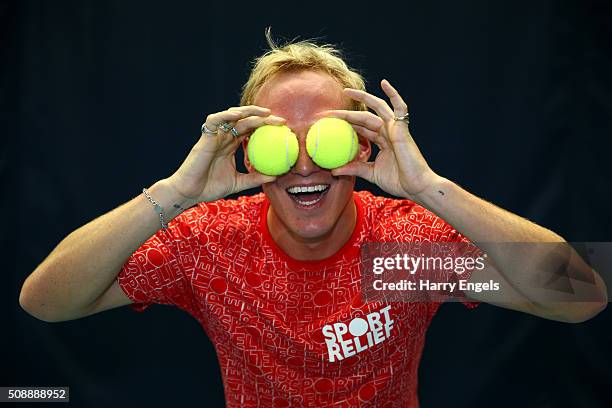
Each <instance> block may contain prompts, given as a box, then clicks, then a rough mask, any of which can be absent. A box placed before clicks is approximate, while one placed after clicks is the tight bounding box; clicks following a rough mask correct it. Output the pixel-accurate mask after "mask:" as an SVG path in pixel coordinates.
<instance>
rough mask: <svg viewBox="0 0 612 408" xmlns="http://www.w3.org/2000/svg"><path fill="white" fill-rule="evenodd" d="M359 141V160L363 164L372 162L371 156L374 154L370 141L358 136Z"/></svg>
mask: <svg viewBox="0 0 612 408" xmlns="http://www.w3.org/2000/svg"><path fill="white" fill-rule="evenodd" d="M357 139H358V140H359V152H358V153H357V160H359V161H362V162H367V161H368V160H370V155H371V154H372V145H371V144H370V141H369V140H368V139H366V138H365V137H363V136H359V134H358V135H357Z"/></svg>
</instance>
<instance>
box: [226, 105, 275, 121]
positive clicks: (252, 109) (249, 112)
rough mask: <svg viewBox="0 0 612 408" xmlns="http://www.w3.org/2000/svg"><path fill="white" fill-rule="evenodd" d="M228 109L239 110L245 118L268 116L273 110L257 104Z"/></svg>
mask: <svg viewBox="0 0 612 408" xmlns="http://www.w3.org/2000/svg"><path fill="white" fill-rule="evenodd" d="M228 110H229V111H232V112H239V113H240V115H241V117H243V118H246V117H247V116H266V115H269V114H270V112H271V111H270V109H268V108H264V107H261V106H257V105H245V106H232V107H231V108H229V109H228Z"/></svg>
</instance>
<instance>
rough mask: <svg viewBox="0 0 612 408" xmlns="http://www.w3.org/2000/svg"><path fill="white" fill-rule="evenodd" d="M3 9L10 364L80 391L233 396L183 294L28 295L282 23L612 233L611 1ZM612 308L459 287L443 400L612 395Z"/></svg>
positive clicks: (587, 237)
mask: <svg viewBox="0 0 612 408" xmlns="http://www.w3.org/2000/svg"><path fill="white" fill-rule="evenodd" d="M0 10H1V13H2V17H1V23H2V24H0V25H1V28H0V29H1V30H2V40H1V44H2V55H3V60H2V61H3V62H2V64H1V65H2V66H1V67H0V70H2V81H1V84H2V88H3V94H2V95H3V98H2V100H1V103H2V116H1V117H2V120H3V122H4V123H3V125H2V141H3V151H2V170H1V179H2V197H3V198H2V207H1V208H2V210H3V211H2V212H1V213H0V216H1V217H2V221H1V222H2V228H1V230H2V232H3V234H2V248H3V249H4V252H5V254H4V258H3V259H4V260H5V265H6V266H8V268H2V271H3V281H4V282H6V284H3V285H2V286H3V287H4V288H5V289H6V291H7V295H5V296H3V297H2V299H3V302H5V307H4V309H3V310H5V311H7V314H6V317H5V319H6V320H7V324H4V325H3V327H4V328H5V330H6V331H5V333H6V334H5V335H4V336H2V342H3V344H2V356H1V362H0V364H1V367H2V368H1V378H0V385H5V386H8V385H69V386H70V387H71V398H72V403H71V404H72V406H79V407H107V406H111V404H113V405H114V406H119V407H123V406H126V407H127V406H129V407H141V406H148V407H162V406H169V405H168V404H170V403H171V402H172V401H174V402H176V403H177V406H196V405H198V406H221V405H222V404H223V390H222V384H221V380H220V373H219V368H218V364H217V361H216V357H215V354H214V350H213V348H212V345H211V343H210V342H209V340H208V339H207V337H206V335H205V334H204V332H203V331H202V330H201V329H200V327H199V326H198V324H197V322H196V321H195V320H193V319H192V318H190V317H189V316H188V315H187V314H185V313H182V312H181V311H179V310H178V309H175V308H171V307H166V306H154V307H152V308H150V309H149V310H147V311H146V312H145V313H143V314H138V313H135V312H133V311H131V310H129V309H128V308H120V309H116V310H112V311H108V312H105V313H102V314H99V315H96V316H91V317H88V318H85V319H81V320H76V321H69V322H64V323H56V324H47V323H44V322H41V321H38V320H36V319H34V318H31V317H30V316H29V315H27V314H26V313H25V312H23V311H22V310H21V309H20V308H19V306H18V294H19V289H20V286H21V283H22V282H23V280H24V279H25V277H26V276H27V275H28V274H29V273H30V272H31V271H32V270H33V269H34V268H35V267H36V266H37V265H38V264H39V263H40V262H41V261H42V260H43V259H44V258H45V256H46V255H47V254H48V253H49V252H50V251H51V250H52V249H53V248H54V247H55V245H56V244H57V243H59V241H60V240H61V239H63V238H64V237H65V236H66V235H67V234H68V233H70V232H71V231H73V230H74V229H76V228H78V227H79V226H81V225H83V224H84V223H87V222H89V221H91V220H92V219H94V218H95V217H97V216H99V215H101V214H103V213H105V212H107V211H110V210H111V209H113V208H115V207H116V206H118V205H119V204H121V203H123V202H125V201H127V200H129V199H131V198H133V197H134V196H136V195H138V194H139V192H140V191H141V189H142V187H143V186H149V185H151V184H152V183H153V182H154V181H156V180H159V179H160V178H164V177H167V176H168V175H170V174H171V173H172V172H173V171H174V170H175V169H176V168H177V166H178V165H179V164H180V163H181V162H182V160H183V159H184V157H185V156H186V155H187V153H188V151H189V149H190V148H191V146H192V145H193V144H194V143H195V142H196V140H197V138H198V137H199V132H198V129H199V125H200V124H201V122H202V120H203V118H204V117H205V116H206V114H208V113H212V112H216V111H219V110H222V109H225V108H226V107H229V106H232V105H236V104H237V103H238V97H239V89H240V86H241V85H242V83H243V82H244V81H245V80H246V77H247V73H248V69H249V65H248V63H249V60H251V59H252V58H253V57H254V56H256V55H259V54H260V53H261V52H262V51H263V50H264V47H265V39H264V27H265V26H267V25H271V26H272V32H273V34H275V35H276V36H277V37H281V38H286V39H289V38H293V37H296V36H299V37H300V38H309V37H323V39H324V40H325V41H328V42H332V43H336V44H338V45H339V46H340V47H341V48H342V49H344V50H345V52H346V56H347V60H348V62H349V63H350V64H352V65H353V66H355V67H356V68H358V69H359V70H360V71H361V72H362V73H363V74H364V75H365V77H366V79H367V81H368V89H369V90H370V91H371V92H373V93H376V94H378V95H380V96H382V91H381V90H380V89H379V86H378V83H379V81H380V79H382V78H388V79H389V80H390V81H391V82H392V83H393V84H394V85H395V86H396V87H397V88H398V89H399V90H400V93H402V95H403V96H404V98H405V99H406V101H407V102H408V104H409V106H410V110H411V128H412V131H413V134H414V136H415V139H416V140H417V143H418V144H419V146H420V147H421V149H422V151H423V153H424V155H425V156H426V158H427V159H428V161H429V162H430V165H431V166H432V167H433V169H434V170H436V171H437V172H438V173H439V174H441V175H444V176H445V177H448V178H450V179H452V180H455V181H456V182H458V183H459V184H460V185H462V186H463V187H464V188H466V189H468V190H469V191H471V192H473V193H475V194H477V195H479V196H480V197H483V198H485V199H487V200H490V201H492V202H494V203H496V204H498V205H500V206H502V207H504V208H506V209H509V210H511V211H513V212H516V213H518V214H521V215H523V216H525V217H527V218H529V219H531V220H533V221H535V222H537V223H540V224H542V225H544V226H546V227H549V228H551V229H553V230H554V231H556V232H558V233H560V234H561V235H562V236H564V237H565V238H566V239H567V240H569V241H609V240H610V234H611V228H610V227H611V226H612V222H611V217H610V215H609V202H610V199H611V198H612V191H611V184H610V181H609V180H610V174H611V172H610V170H609V153H608V152H609V150H608V149H609V146H610V143H609V142H608V139H609V138H610V136H611V134H612V132H611V130H612V126H611V116H612V115H611V113H612V94H611V92H610V90H611V87H610V85H611V84H610V82H611V75H610V72H612V64H611V52H610V42H609V41H610V38H611V37H612V36H611V35H610V34H611V32H612V28H611V21H612V13H611V12H610V6H609V2H606V1H603V0H602V1H594V0H590V1H579V0H576V1H565V2H561V1H553V0H550V1H537V2H517V1H507V2H491V1H486V0H479V1H462V2H456V1H431V2H416V1H410V2H404V3H402V4H401V5H400V4H392V3H382V2H370V3H369V4H367V5H357V4H352V5H351V4H348V3H346V4H342V5H334V4H332V2H328V3H327V4H315V3H312V2H295V3H294V2H286V3H283V4H277V5H273V4H270V3H265V4H264V3H261V2H258V3H257V4H252V5H250V6H248V7H247V6H245V5H243V4H240V3H237V2H233V3H230V2H223V3H217V4H215V3H208V4H207V3H206V2H190V3H187V2H176V3H175V4H174V3H170V2H162V1H148V2H132V1H130V2H127V1H117V0H115V1H93V0H92V1H72V2H66V1H60V2H51V1H39V2H36V1H22V2H19V3H4V5H2V7H1V9H0ZM241 157H242V156H239V159H238V162H241ZM358 188H359V189H364V188H366V189H370V190H372V191H374V192H376V193H380V191H379V190H378V189H376V188H375V187H374V186H371V185H368V184H366V183H365V182H360V183H359V185H358ZM247 193H250V192H247ZM611 316H612V312H610V311H609V310H607V311H605V312H604V313H602V314H600V315H599V316H597V317H596V318H595V319H593V320H590V321H588V322H585V323H582V324H578V325H571V324H563V323H557V322H552V321H546V320H543V319H538V318H535V317H532V316H528V315H524V314H520V313H516V312H511V311H507V310H502V309H499V308H495V307H492V306H488V305H481V306H480V307H478V308H477V309H475V310H472V311H470V310H467V309H466V308H464V307H463V306H462V305H460V304H448V305H445V306H444V307H443V308H442V309H441V310H440V312H439V315H438V316H437V317H436V318H435V319H434V321H433V324H432V326H431V328H430V331H429V333H428V340H427V344H426V348H425V352H424V355H423V359H422V363H421V368H420V372H419V375H420V377H419V394H420V399H421V404H422V406H423V407H441V406H444V407H447V406H454V407H492V406H496V407H515V406H522V407H566V406H568V407H604V406H606V407H609V406H612V395H611V391H610V389H611V388H610V386H611V385H612V364H611V363H612V352H611V351H610V344H612V342H611V339H612V336H611V334H610V333H611V329H610V327H611V323H612V318H611ZM459 350H461V351H460V352H459Z"/></svg>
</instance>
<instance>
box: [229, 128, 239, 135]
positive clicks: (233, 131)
mask: <svg viewBox="0 0 612 408" xmlns="http://www.w3.org/2000/svg"><path fill="white" fill-rule="evenodd" d="M230 132H232V136H234V137H238V131H237V130H236V128H235V127H233V128H231V129H230Z"/></svg>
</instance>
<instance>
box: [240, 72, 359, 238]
mask: <svg viewBox="0 0 612 408" xmlns="http://www.w3.org/2000/svg"><path fill="white" fill-rule="evenodd" d="M349 102H350V101H349V99H348V98H347V97H345V96H343V94H342V86H341V85H340V84H339V83H338V82H337V81H336V80H335V79H333V78H332V77H331V76H329V75H327V74H325V73H322V72H317V71H299V72H286V73H281V74H277V75H275V76H274V77H272V78H271V79H270V80H268V81H267V82H266V83H265V84H264V85H263V86H262V88H261V89H260V90H259V92H258V93H257V95H256V97H255V101H254V104H255V105H257V106H261V107H265V108H269V109H270V110H271V112H272V114H273V115H276V116H280V117H283V118H285V119H286V120H287V122H286V125H287V126H288V127H289V128H290V129H291V130H292V131H293V132H294V133H295V134H296V135H297V138H298V142H299V147H300V151H299V155H298V159H297V162H296V163H295V165H294V166H293V168H292V169H291V170H290V171H289V172H288V173H286V174H284V175H282V176H279V177H277V178H276V180H275V181H274V182H272V183H266V184H264V185H263V186H262V188H263V191H264V193H265V194H266V196H267V197H268V199H269V200H270V204H271V207H272V211H273V212H274V216H276V217H277V218H278V219H279V220H280V221H281V222H282V223H283V224H284V225H285V227H286V228H287V229H288V230H289V231H290V232H291V233H292V235H294V236H297V237H300V238H301V239H304V240H310V239H317V238H320V237H323V236H325V235H326V234H328V233H329V232H330V231H332V229H333V227H334V225H335V224H336V222H337V221H338V219H339V218H340V216H341V215H342V213H343V211H344V210H345V208H346V207H347V204H348V203H349V201H350V200H351V198H352V193H353V189H354V186H355V177H354V176H338V177H335V176H332V174H331V171H330V170H326V169H322V168H320V167H318V166H317V165H316V164H315V163H314V162H313V161H312V159H311V158H310V156H308V153H307V152H306V134H307V133H308V129H309V128H310V126H311V125H312V124H313V123H314V122H316V121H317V119H319V118H320V117H317V116H316V114H317V113H319V112H322V111H325V110H331V109H347V107H348V106H349ZM243 149H244V151H245V165H246V166H247V168H248V169H249V171H253V168H252V166H251V164H250V163H249V161H248V158H247V154H246V141H245V143H243ZM369 156H370V146H369V143H368V142H367V141H363V140H361V138H360V152H359V154H358V157H357V158H356V160H367V159H368V158H369ZM313 186H317V188H318V189H321V188H324V191H322V192H319V191H317V192H313V193H304V192H299V191H300V189H299V188H300V187H313Z"/></svg>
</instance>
